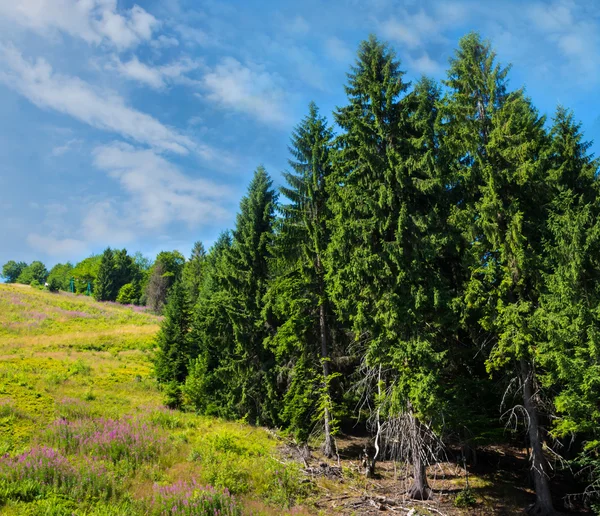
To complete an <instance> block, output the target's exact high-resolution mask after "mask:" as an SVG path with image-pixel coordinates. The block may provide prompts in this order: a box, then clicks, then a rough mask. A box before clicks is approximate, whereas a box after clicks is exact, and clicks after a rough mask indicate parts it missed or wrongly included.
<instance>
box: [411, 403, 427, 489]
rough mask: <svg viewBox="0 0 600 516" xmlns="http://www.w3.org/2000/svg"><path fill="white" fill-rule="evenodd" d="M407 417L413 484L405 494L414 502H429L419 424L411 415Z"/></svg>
mask: <svg viewBox="0 0 600 516" xmlns="http://www.w3.org/2000/svg"><path fill="white" fill-rule="evenodd" d="M408 417H409V418H410V428H411V436H410V447H411V456H412V463H413V483H412V485H411V486H410V488H409V489H408V493H407V494H408V496H409V498H413V499H414V500H429V499H430V498H431V495H432V492H431V488H430V487H429V484H428V483H427V469H426V467H427V465H426V463H425V456H424V450H423V440H422V436H421V431H420V428H419V422H418V421H417V419H416V418H415V417H414V416H413V415H412V414H409V416H408Z"/></svg>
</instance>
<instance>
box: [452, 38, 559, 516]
mask: <svg viewBox="0 0 600 516" xmlns="http://www.w3.org/2000/svg"><path fill="white" fill-rule="evenodd" d="M507 73H508V69H507V68H502V67H501V66H500V65H499V64H497V63H496V61H495V54H494V52H493V51H492V50H491V47H490V44H489V43H488V42H483V41H481V39H480V37H479V36H478V35H477V34H469V35H468V36H466V37H464V38H462V39H461V41H460V44H459V49H458V50H457V51H456V55H455V57H454V58H453V59H452V60H451V62H450V70H449V72H448V79H447V81H446V84H447V86H448V87H449V88H450V92H449V94H448V97H447V98H446V101H445V105H444V108H443V115H444V117H445V118H444V122H445V125H444V132H445V134H446V139H445V144H446V146H447V149H448V152H449V154H450V159H449V160H448V162H449V163H450V164H451V165H450V166H452V167H453V174H452V176H453V177H454V181H453V182H452V183H451V184H452V185H453V186H454V185H456V186H455V187H454V189H455V192H454V195H455V203H456V204H455V208H454V211H453V214H452V217H451V219H452V221H453V223H454V224H455V226H456V227H457V228H458V229H459V230H460V231H461V232H462V234H463V238H464V243H463V245H464V246H465V250H466V252H465V255H466V260H465V262H464V264H465V266H466V268H467V270H468V274H469V278H468V280H467V283H466V286H465V297H464V308H465V313H464V315H463V317H464V318H465V319H469V320H471V321H478V323H477V324H478V325H479V327H480V328H481V330H483V331H484V332H485V333H486V334H487V336H488V337H489V338H488V341H492V342H495V346H494V347H493V348H492V349H491V350H489V355H488V361H487V366H488V369H489V370H490V371H493V370H502V371H512V373H513V374H514V375H515V377H516V378H519V380H520V384H521V392H522V395H523V406H524V407H525V410H526V413H527V414H526V418H527V420H528V436H529V441H530V443H531V447H532V464H531V472H532V475H533V479H534V484H535V491H536V507H535V509H536V511H538V512H539V513H541V514H546V513H551V512H552V510H553V509H552V499H551V495H550V491H549V487H548V467H547V464H546V460H545V457H544V455H543V452H542V445H543V435H542V432H541V426H540V424H539V408H540V407H539V404H538V402H537V399H536V398H535V396H534V393H535V391H536V389H535V385H536V375H535V360H534V349H535V336H534V331H533V329H532V324H533V319H532V318H533V315H534V311H535V306H536V304H537V299H538V297H539V294H540V289H541V282H540V279H541V271H540V267H541V258H540V257H541V242H542V234H543V225H544V220H545V219H544V217H545V214H544V210H543V206H545V204H546V201H547V191H546V188H545V185H544V160H543V155H544V149H545V143H546V137H545V132H544V129H543V124H544V119H543V118H541V117H539V115H538V114H537V112H536V110H535V109H534V108H533V107H532V105H531V103H530V102H529V100H528V99H527V98H525V96H524V95H523V93H522V92H521V91H517V92H514V93H510V94H509V93H508V92H507V89H506V81H505V79H506V75H507Z"/></svg>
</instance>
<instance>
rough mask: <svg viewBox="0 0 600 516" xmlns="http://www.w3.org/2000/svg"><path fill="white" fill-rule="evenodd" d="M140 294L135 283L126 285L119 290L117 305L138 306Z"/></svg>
mask: <svg viewBox="0 0 600 516" xmlns="http://www.w3.org/2000/svg"><path fill="white" fill-rule="evenodd" d="M139 298H140V292H139V290H138V289H137V288H136V286H135V285H134V284H133V283H126V284H125V285H123V286H122V287H121V288H120V289H119V293H118V294H117V303H121V304H122V305H136V304H138V302H139Z"/></svg>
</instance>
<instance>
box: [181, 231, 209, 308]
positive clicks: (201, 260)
mask: <svg viewBox="0 0 600 516" xmlns="http://www.w3.org/2000/svg"><path fill="white" fill-rule="evenodd" d="M205 262H206V251H205V249H204V246H203V245H202V242H196V243H195V244H194V247H193V249H192V254H191V255H190V259H189V260H188V261H187V262H185V265H184V266H183V272H182V281H183V285H184V287H185V290H186V292H187V294H188V297H189V300H190V303H191V304H192V305H195V304H196V301H197V300H198V295H199V293H200V287H201V286H202V276H203V274H204V266H205Z"/></svg>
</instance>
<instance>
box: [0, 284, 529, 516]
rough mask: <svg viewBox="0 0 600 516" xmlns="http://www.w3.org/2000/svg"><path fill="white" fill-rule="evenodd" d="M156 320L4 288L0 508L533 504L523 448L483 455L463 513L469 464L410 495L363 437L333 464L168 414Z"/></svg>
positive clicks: (422, 509) (256, 433) (318, 509)
mask: <svg viewBox="0 0 600 516" xmlns="http://www.w3.org/2000/svg"><path fill="white" fill-rule="evenodd" d="M159 323H160V318H159V317H156V316H154V315H151V314H148V313H145V312H143V311H142V310H140V309H139V308H133V307H124V306H121V305H116V304H112V303H97V302H95V301H94V300H92V299H89V298H86V297H81V296H74V295H70V294H64V293H61V294H50V293H47V292H41V291H38V290H35V289H32V288H30V287H24V286H15V285H4V284H0V513H2V514H8V515H17V514H19V515H20V514H26V515H35V516H37V515H54V516H60V515H71V514H77V515H84V514H85V515H96V516H108V515H125V514H127V515H130V514H131V515H146V514H148V515H158V514H181V515H183V514H189V515H197V514H202V515H205V514H207V515H214V514H220V515H222V516H226V515H237V514H255V515H260V514H270V515H280V514H296V515H301V514H346V515H359V514H360V515H366V514H379V513H380V511H381V510H384V509H386V510H390V511H395V512H400V513H401V514H406V513H407V512H408V511H410V510H413V509H414V511H416V512H413V513H412V514H415V516H416V515H417V514H421V515H424V514H429V515H433V514H486V515H487V514H516V513H519V512H520V511H521V510H522V509H523V508H524V507H526V506H527V505H528V503H530V502H531V500H532V491H531V488H530V487H528V484H527V480H526V479H527V459H526V454H525V450H519V449H514V448H509V447H506V446H504V447H501V448H499V447H489V448H488V449H485V450H480V460H479V466H478V468H472V469H471V471H470V476H469V478H470V487H471V491H470V493H471V494H470V495H469V496H471V497H472V498H473V499H472V500H470V503H469V504H468V505H469V507H465V508H461V507H460V505H461V503H459V502H461V500H462V501H463V502H464V494H465V491H464V488H465V486H466V474H465V470H464V469H463V468H462V467H461V464H460V463H456V462H448V463H440V464H438V465H436V466H432V467H430V468H429V469H428V477H429V483H430V485H431V486H432V487H433V489H434V491H435V492H436V500H435V501H434V502H431V503H425V502H415V501H409V500H406V499H405V497H404V496H403V493H404V492H405V490H406V487H407V478H406V476H405V475H406V473H407V471H409V470H410V468H408V469H407V468H406V465H402V464H394V463H393V462H389V461H384V462H380V463H379V464H378V475H377V478H375V479H366V478H365V477H364V475H363V474H362V470H363V468H362V466H361V462H360V456H361V453H362V449H363V447H364V445H365V442H366V441H365V438H364V437H356V436H340V438H339V439H338V446H339V451H340V456H341V461H340V462H339V463H335V462H332V461H325V460H324V458H323V457H322V456H321V455H320V454H319V453H318V451H317V450H316V449H313V450H312V451H311V453H310V455H309V456H307V455H303V456H302V457H301V456H300V453H299V449H298V448H297V447H295V446H293V445H290V444H291V443H289V442H286V441H284V440H283V439H282V438H281V437H280V436H278V435H277V434H276V433H274V432H270V431H267V430H265V429H262V428H255V427H250V426H248V425H246V424H244V423H234V422H225V421H220V420H217V419H214V418H208V417H201V416H197V415H194V414H188V413H182V412H175V411H170V410H167V409H165V408H164V407H163V405H162V393H161V392H159V390H158V389H157V386H156V383H155V381H154V379H153V378H152V363H151V356H152V350H153V341H154V335H155V333H156V332H157V330H158V327H159ZM327 462H328V463H327ZM301 468H302V469H303V470H304V472H303V471H302V469H301ZM461 497H462V498H461Z"/></svg>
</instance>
